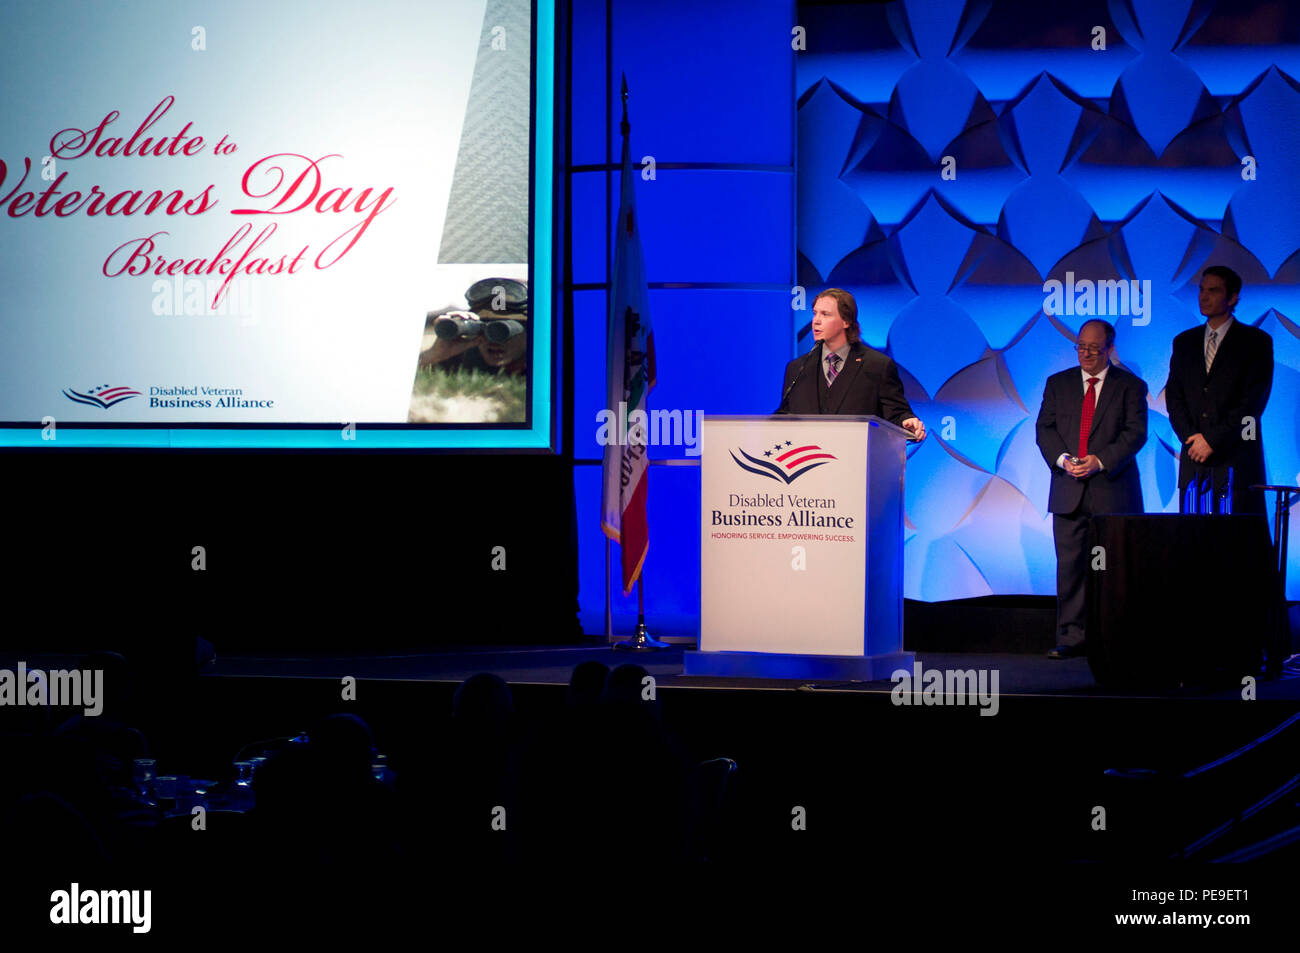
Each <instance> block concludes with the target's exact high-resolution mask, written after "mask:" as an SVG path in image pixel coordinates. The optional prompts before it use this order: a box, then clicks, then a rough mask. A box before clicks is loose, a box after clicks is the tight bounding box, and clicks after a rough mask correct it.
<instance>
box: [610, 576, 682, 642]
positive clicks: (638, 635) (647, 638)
mask: <svg viewBox="0 0 1300 953" xmlns="http://www.w3.org/2000/svg"><path fill="white" fill-rule="evenodd" d="M614 648H616V649H623V650H632V651H642V650H645V649H666V648H670V646H669V645H668V643H667V642H660V641H659V640H658V639H656V638H654V637H652V636H651V635H650V632H649V631H648V630H647V629H646V627H645V593H644V591H643V590H642V588H641V580H640V579H639V578H638V579H637V581H636V631H635V632H633V633H632V638H630V639H624V640H623V641H622V642H615V643H614Z"/></svg>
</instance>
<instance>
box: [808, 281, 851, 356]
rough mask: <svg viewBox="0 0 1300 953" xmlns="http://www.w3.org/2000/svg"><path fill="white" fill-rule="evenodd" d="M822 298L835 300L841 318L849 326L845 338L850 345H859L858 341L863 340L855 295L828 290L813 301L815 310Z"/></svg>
mask: <svg viewBox="0 0 1300 953" xmlns="http://www.w3.org/2000/svg"><path fill="white" fill-rule="evenodd" d="M822 298H834V299H835V303H836V305H838V306H839V309H840V317H841V318H843V319H844V322H845V323H846V324H847V325H848V328H846V329H845V331H844V336H845V337H846V338H847V339H848V342H849V343H850V344H857V343H858V341H859V340H861V338H862V334H861V333H860V331H859V329H858V303H857V302H856V301H854V300H853V295H851V294H849V293H848V292H847V291H845V290H844V289H843V288H827V289H826V290H825V291H823V292H822V293H821V294H819V295H817V297H816V298H814V299H813V307H814V308H815V307H816V306H817V302H818V301H819V300H821V299H822Z"/></svg>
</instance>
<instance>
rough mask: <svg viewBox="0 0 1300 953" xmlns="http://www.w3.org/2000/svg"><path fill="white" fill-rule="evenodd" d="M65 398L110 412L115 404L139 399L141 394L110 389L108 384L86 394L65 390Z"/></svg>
mask: <svg viewBox="0 0 1300 953" xmlns="http://www.w3.org/2000/svg"><path fill="white" fill-rule="evenodd" d="M63 396H64V397H66V398H68V400H75V401H76V402H77V403H78V404H89V405H90V406H92V407H98V408H100V409H101V410H108V408H110V407H112V406H113V405H114V404H120V403H122V401H124V400H130V399H131V398H132V397H139V396H140V392H139V391H138V390H135V389H133V388H130V387H109V386H108V385H107V384H100V385H99V386H98V387H92V388H91V389H90V390H88V391H84V392H83V391H79V390H72V389H71V388H69V389H66V390H64V392H63Z"/></svg>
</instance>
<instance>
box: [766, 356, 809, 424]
mask: <svg viewBox="0 0 1300 953" xmlns="http://www.w3.org/2000/svg"><path fill="white" fill-rule="evenodd" d="M816 351H817V348H815V347H814V348H813V349H812V350H811V351H809V352H808V353H807V354H805V355H804V357H803V364H802V365H800V367H799V371H798V373H796V374H795V375H794V380H792V381H790V386H789V387H787V388H786V389H785V393H784V394H782V395H781V403H779V404H777V407H776V410H774V411H773V413H774V414H783V413H786V411H784V410H782V409H781V408H782V407H784V406H785V404H786V401H788V400H789V399H790V391H792V390H794V385H795V384H797V383H799V378H801V377H803V373H804V371H806V370H808V364H809V363H810V360H809V359H810V358H811V357H812V356H813V354H814V353H816Z"/></svg>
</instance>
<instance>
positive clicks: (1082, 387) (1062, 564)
mask: <svg viewBox="0 0 1300 953" xmlns="http://www.w3.org/2000/svg"><path fill="white" fill-rule="evenodd" d="M1114 349H1115V328H1114V326H1112V325H1111V324H1110V322H1108V321H1102V320H1100V319H1093V320H1091V321H1086V322H1084V324H1083V326H1082V327H1081V328H1079V337H1078V340H1077V342H1076V343H1075V351H1076V353H1077V354H1078V356H1079V366H1078V367H1077V368H1070V369H1069V370H1067V371H1061V372H1060V373H1059V374H1053V375H1052V376H1051V377H1049V378H1048V379H1047V387H1046V388H1045V389H1044V391H1043V405H1042V407H1041V408H1040V409H1039V411H1038V449H1039V450H1040V451H1041V452H1042V454H1043V459H1044V460H1046V461H1047V465H1048V466H1049V467H1051V470H1052V485H1051V489H1050V491H1049V492H1048V497H1047V509H1048V512H1050V513H1052V514H1053V516H1052V535H1053V538H1054V539H1055V542H1056V648H1054V649H1052V651H1051V652H1049V653H1048V658H1054V659H1064V658H1073V657H1074V656H1076V655H1082V654H1084V652H1085V651H1086V647H1085V640H1086V633H1085V631H1084V609H1085V606H1084V593H1085V584H1086V581H1087V573H1088V565H1089V555H1090V554H1089V553H1088V520H1089V518H1090V517H1092V516H1095V515H1097V514H1098V513H1141V512H1143V506H1142V480H1141V477H1140V475H1139V474H1138V469H1137V464H1136V463H1135V462H1134V457H1135V455H1136V454H1137V452H1138V451H1139V450H1140V449H1142V445H1143V444H1145V443H1146V442H1147V385H1146V384H1145V383H1144V382H1143V381H1142V379H1141V378H1139V377H1138V376H1137V375H1135V374H1132V373H1130V372H1128V371H1126V370H1124V368H1122V367H1120V366H1118V365H1116V364H1112V363H1111V362H1110V356H1111V353H1112V352H1113V351H1114Z"/></svg>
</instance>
